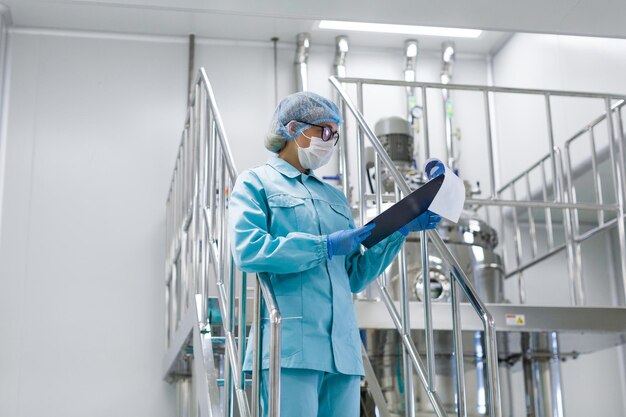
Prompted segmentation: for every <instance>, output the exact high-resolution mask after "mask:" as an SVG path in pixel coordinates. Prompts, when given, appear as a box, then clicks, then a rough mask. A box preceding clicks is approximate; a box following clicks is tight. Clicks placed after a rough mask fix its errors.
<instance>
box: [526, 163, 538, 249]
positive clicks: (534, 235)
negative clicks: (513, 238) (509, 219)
mask: <svg viewBox="0 0 626 417" xmlns="http://www.w3.org/2000/svg"><path fill="white" fill-rule="evenodd" d="M526 195H527V196H528V200H532V195H531V192H530V178H529V177H528V174H526ZM528 222H529V223H530V239H531V245H530V253H531V256H532V257H533V258H534V257H535V256H537V228H536V227H535V216H534V214H533V209H532V208H530V207H529V208H528Z"/></svg>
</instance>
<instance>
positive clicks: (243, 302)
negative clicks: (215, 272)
mask: <svg viewBox="0 0 626 417" xmlns="http://www.w3.org/2000/svg"><path fill="white" fill-rule="evenodd" d="M231 259H232V258H231ZM247 278H248V275H247V274H246V273H245V272H243V271H242V272H241V281H240V284H239V312H238V313H239V325H238V332H237V337H238V338H239V340H238V345H239V346H238V347H237V349H238V352H239V358H237V359H238V363H239V369H240V370H243V361H244V358H245V353H246V347H247V346H246V311H247V304H248V299H247V296H248V288H247V286H248V279H247ZM239 378H241V386H240V387H239V388H240V389H242V390H244V389H245V388H246V375H245V373H244V372H243V371H242V372H241V375H239Z"/></svg>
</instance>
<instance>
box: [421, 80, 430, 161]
mask: <svg viewBox="0 0 626 417" xmlns="http://www.w3.org/2000/svg"><path fill="white" fill-rule="evenodd" d="M421 91H422V119H423V122H422V123H423V124H424V165H426V161H427V160H428V159H429V158H430V137H429V131H428V98H427V94H426V88H425V87H422V88H421Z"/></svg>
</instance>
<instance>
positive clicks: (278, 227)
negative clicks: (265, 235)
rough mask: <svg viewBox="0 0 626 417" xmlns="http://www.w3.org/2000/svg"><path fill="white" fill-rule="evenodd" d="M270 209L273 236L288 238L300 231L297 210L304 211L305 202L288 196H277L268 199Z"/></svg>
mask: <svg viewBox="0 0 626 417" xmlns="http://www.w3.org/2000/svg"><path fill="white" fill-rule="evenodd" d="M267 205H268V206H269V209H270V233H271V234H272V235H273V236H286V235H287V234H289V233H290V232H293V231H298V230H299V228H300V225H299V224H298V216H297V212H296V210H297V209H300V210H302V208H303V207H304V200H303V199H301V198H297V197H292V196H290V195H288V194H275V195H272V196H270V197H268V198H267Z"/></svg>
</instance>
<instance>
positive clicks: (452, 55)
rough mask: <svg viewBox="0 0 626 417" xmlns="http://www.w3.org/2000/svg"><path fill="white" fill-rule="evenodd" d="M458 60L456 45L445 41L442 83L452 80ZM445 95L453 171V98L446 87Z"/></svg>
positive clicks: (447, 143) (454, 160) (444, 106)
mask: <svg viewBox="0 0 626 417" xmlns="http://www.w3.org/2000/svg"><path fill="white" fill-rule="evenodd" d="M455 60H456V51H455V45H454V43H453V42H444V43H443V44H442V45H441V61H442V68H441V83H442V84H448V83H450V82H451V81H452V72H453V68H454V62H455ZM441 93H442V95H443V117H444V123H445V132H446V149H447V158H448V166H449V167H450V169H451V170H452V171H455V170H456V169H457V166H456V156H455V154H454V153H455V152H454V138H453V133H452V115H453V109H452V99H451V97H450V91H449V90H448V89H446V88H444V89H442V90H441Z"/></svg>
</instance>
